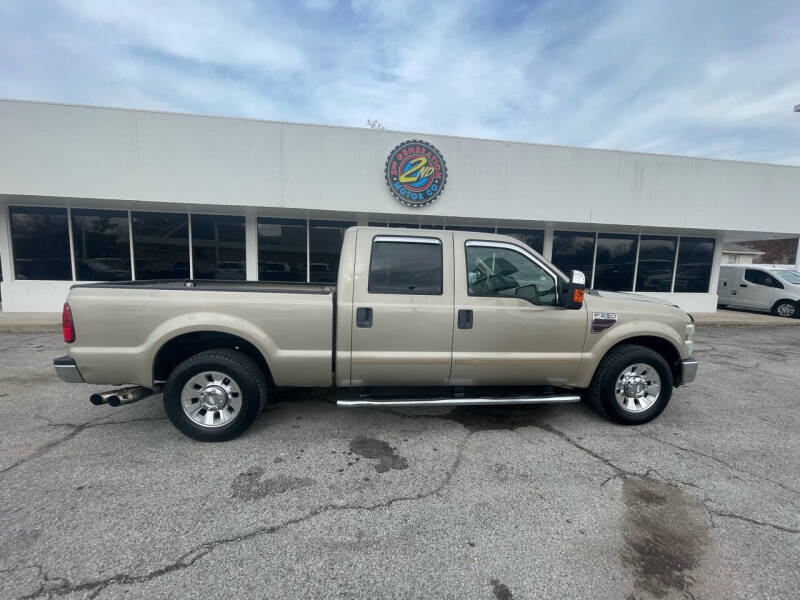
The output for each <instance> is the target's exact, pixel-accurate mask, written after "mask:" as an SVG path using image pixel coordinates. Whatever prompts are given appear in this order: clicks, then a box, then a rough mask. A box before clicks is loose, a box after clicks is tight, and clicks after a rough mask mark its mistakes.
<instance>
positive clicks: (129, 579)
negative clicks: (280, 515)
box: [20, 432, 472, 600]
mask: <svg viewBox="0 0 800 600" xmlns="http://www.w3.org/2000/svg"><path fill="white" fill-rule="evenodd" d="M471 436H472V433H471V432H467V434H466V435H465V436H464V438H463V439H462V440H461V441H460V442H459V443H458V445H457V450H456V458H455V459H454V460H453V463H452V464H451V465H450V467H449V468H448V469H447V470H446V471H445V474H444V477H443V478H442V480H441V481H440V482H439V483H438V484H437V485H436V486H435V487H434V488H433V489H431V490H428V491H425V492H421V493H418V494H410V495H405V496H396V497H394V498H390V499H389V500H386V501H383V502H379V503H376V504H366V505H362V504H324V505H322V506H319V507H317V508H315V509H314V510H312V511H311V512H308V513H306V514H305V515H301V516H299V517H294V518H292V519H289V520H287V521H284V522H282V523H279V524H277V525H268V526H267V525H264V526H261V527H257V528H256V529H252V530H250V531H248V532H246V533H242V534H239V535H235V536H231V537H225V538H220V539H217V540H212V541H209V542H204V543H202V544H200V545H199V546H195V547H194V548H192V549H191V550H189V551H187V552H185V553H184V554H182V555H181V556H180V557H178V559H176V560H175V561H173V562H171V563H169V564H167V565H165V566H163V567H160V568H158V569H154V570H152V571H149V572H148V573H145V574H143V575H130V574H128V573H117V574H115V575H111V576H110V577H104V578H102V579H94V580H89V581H85V582H82V583H77V584H70V583H69V581H68V580H66V579H64V578H62V577H58V578H50V577H48V575H47V573H46V572H44V570H42V571H41V572H40V578H43V579H44V580H45V582H43V583H42V584H41V585H40V587H39V588H38V589H37V590H36V591H34V592H32V593H30V594H27V595H25V596H21V597H20V600H33V599H35V598H40V597H42V596H47V597H51V596H53V595H55V596H64V595H67V594H73V593H76V592H91V593H90V595H89V598H96V597H97V596H98V595H99V594H100V593H101V592H102V591H103V590H105V589H106V588H108V587H110V586H112V585H134V584H137V583H147V582H149V581H152V580H154V579H157V578H159V577H162V576H164V575H167V574H169V573H172V572H175V571H181V570H183V569H188V568H189V567H191V566H192V565H194V564H195V563H196V562H197V561H198V560H200V559H201V558H203V557H204V556H206V555H207V554H210V553H211V552H213V551H214V550H216V549H217V548H218V547H220V546H225V545H228V544H234V543H237V542H242V541H246V540H250V539H253V538H256V537H259V536H262V535H272V534H274V533H278V532H280V531H282V530H284V529H286V528H287V527H291V526H292V525H297V524H298V523H303V522H304V521H308V520H310V519H313V518H315V517H318V516H320V515H322V514H325V513H327V512H330V511H337V510H365V511H373V510H379V509H383V508H389V507H391V506H392V505H394V504H396V503H398V502H416V501H419V500H425V499H426V498H430V497H431V496H435V495H438V494H439V493H440V492H441V491H442V490H443V489H444V488H445V487H446V486H447V485H448V484H449V483H450V481H451V480H452V479H453V476H454V475H455V473H456V471H457V470H458V468H459V466H460V465H461V461H462V459H463V456H464V448H465V447H466V445H467V441H468V440H469V438H470V437H471ZM49 581H60V582H61V583H59V584H58V585H56V586H50V587H47V586H46V583H47V582H49Z"/></svg>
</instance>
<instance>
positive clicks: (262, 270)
mask: <svg viewBox="0 0 800 600" xmlns="http://www.w3.org/2000/svg"><path fill="white" fill-rule="evenodd" d="M306 245H307V240H306V221H305V219H270V218H266V217H259V219H258V279H259V280H260V281H306V249H307V248H306Z"/></svg>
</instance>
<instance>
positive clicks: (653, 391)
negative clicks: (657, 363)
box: [614, 363, 661, 413]
mask: <svg viewBox="0 0 800 600" xmlns="http://www.w3.org/2000/svg"><path fill="white" fill-rule="evenodd" d="M659 395H661V377H660V376H659V374H658V371H657V370H656V368H655V367H654V366H653V365H648V364H646V363H635V364H632V365H628V366H627V367H625V368H624V369H623V370H622V372H621V373H620V374H619V377H617V382H616V386H615V387H614V396H615V397H616V399H617V404H619V406H620V408H622V410H625V411H627V412H632V413H639V412H644V411H646V410H647V409H648V408H650V407H651V406H653V404H655V403H656V400H658V397H659Z"/></svg>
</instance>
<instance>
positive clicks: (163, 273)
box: [131, 212, 189, 279]
mask: <svg viewBox="0 0 800 600" xmlns="http://www.w3.org/2000/svg"><path fill="white" fill-rule="evenodd" d="M131 219H132V221H133V260H134V261H136V279H186V278H188V277H189V219H188V215H184V214H180V213H155V212H134V213H132V214H131Z"/></svg>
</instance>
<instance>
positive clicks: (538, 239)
mask: <svg viewBox="0 0 800 600" xmlns="http://www.w3.org/2000/svg"><path fill="white" fill-rule="evenodd" d="M497 233H499V234H501V235H509V236H511V237H513V238H517V239H518V240H519V241H520V242H522V243H523V244H527V245H528V246H530V247H531V248H533V249H534V250H536V251H537V252H538V253H539V254H541V253H542V252H543V251H544V230H542V229H512V228H509V227H501V228H499V229H498V230H497Z"/></svg>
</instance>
